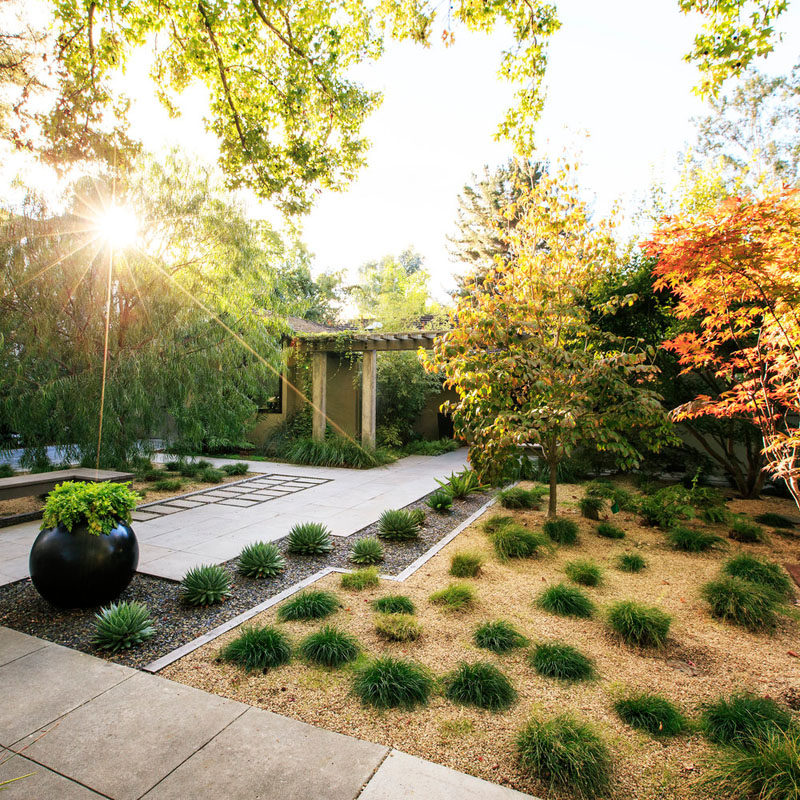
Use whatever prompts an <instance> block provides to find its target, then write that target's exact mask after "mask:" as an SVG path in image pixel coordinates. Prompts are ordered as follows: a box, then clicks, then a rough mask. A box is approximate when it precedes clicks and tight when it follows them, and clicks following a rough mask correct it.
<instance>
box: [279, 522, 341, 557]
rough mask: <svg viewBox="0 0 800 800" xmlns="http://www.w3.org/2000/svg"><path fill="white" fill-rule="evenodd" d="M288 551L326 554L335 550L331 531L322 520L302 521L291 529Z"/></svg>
mask: <svg viewBox="0 0 800 800" xmlns="http://www.w3.org/2000/svg"><path fill="white" fill-rule="evenodd" d="M287 549H288V551H289V552H290V553H291V554H292V555H297V556H324V555H325V554H326V553H330V551H331V550H333V540H332V539H331V532H330V531H329V530H328V529H327V528H326V527H325V526H324V525H323V524H322V523H321V522H301V523H298V524H297V525H295V526H294V527H293V528H292V529H291V530H290V531H289V540H288V546H287Z"/></svg>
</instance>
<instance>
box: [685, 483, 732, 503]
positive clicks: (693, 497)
mask: <svg viewBox="0 0 800 800" xmlns="http://www.w3.org/2000/svg"><path fill="white" fill-rule="evenodd" d="M689 501H690V502H691V504H692V505H693V506H694V507H695V508H721V507H724V505H725V497H724V496H723V494H722V492H721V491H720V490H719V489H714V488H713V487H711V486H693V487H691V488H690V489H689Z"/></svg>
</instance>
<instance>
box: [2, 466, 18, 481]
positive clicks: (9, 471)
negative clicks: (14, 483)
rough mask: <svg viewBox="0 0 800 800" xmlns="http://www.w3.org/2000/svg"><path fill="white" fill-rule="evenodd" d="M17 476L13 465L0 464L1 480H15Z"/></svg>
mask: <svg viewBox="0 0 800 800" xmlns="http://www.w3.org/2000/svg"><path fill="white" fill-rule="evenodd" d="M14 475H16V472H14V468H13V467H12V466H11V464H0V478H13V477H14Z"/></svg>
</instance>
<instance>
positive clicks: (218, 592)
mask: <svg viewBox="0 0 800 800" xmlns="http://www.w3.org/2000/svg"><path fill="white" fill-rule="evenodd" d="M230 593H231V582H230V579H229V578H228V573H227V572H225V570H224V569H223V568H222V567H220V566H219V565H218V564H205V565H203V566H201V567H193V568H192V569H190V570H189V571H188V572H187V573H186V575H184V576H183V580H182V581H181V598H182V599H183V602H184V603H187V604H188V605H190V606H213V605H216V604H217V603H221V602H222V601H223V600H224V599H225V598H226V597H228V596H229V595H230Z"/></svg>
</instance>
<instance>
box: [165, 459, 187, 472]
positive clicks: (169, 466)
mask: <svg viewBox="0 0 800 800" xmlns="http://www.w3.org/2000/svg"><path fill="white" fill-rule="evenodd" d="M183 463H184V462H183V461H167V462H166V463H165V464H164V469H165V470H166V471H167V472H180V471H181V468H182V467H183Z"/></svg>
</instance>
